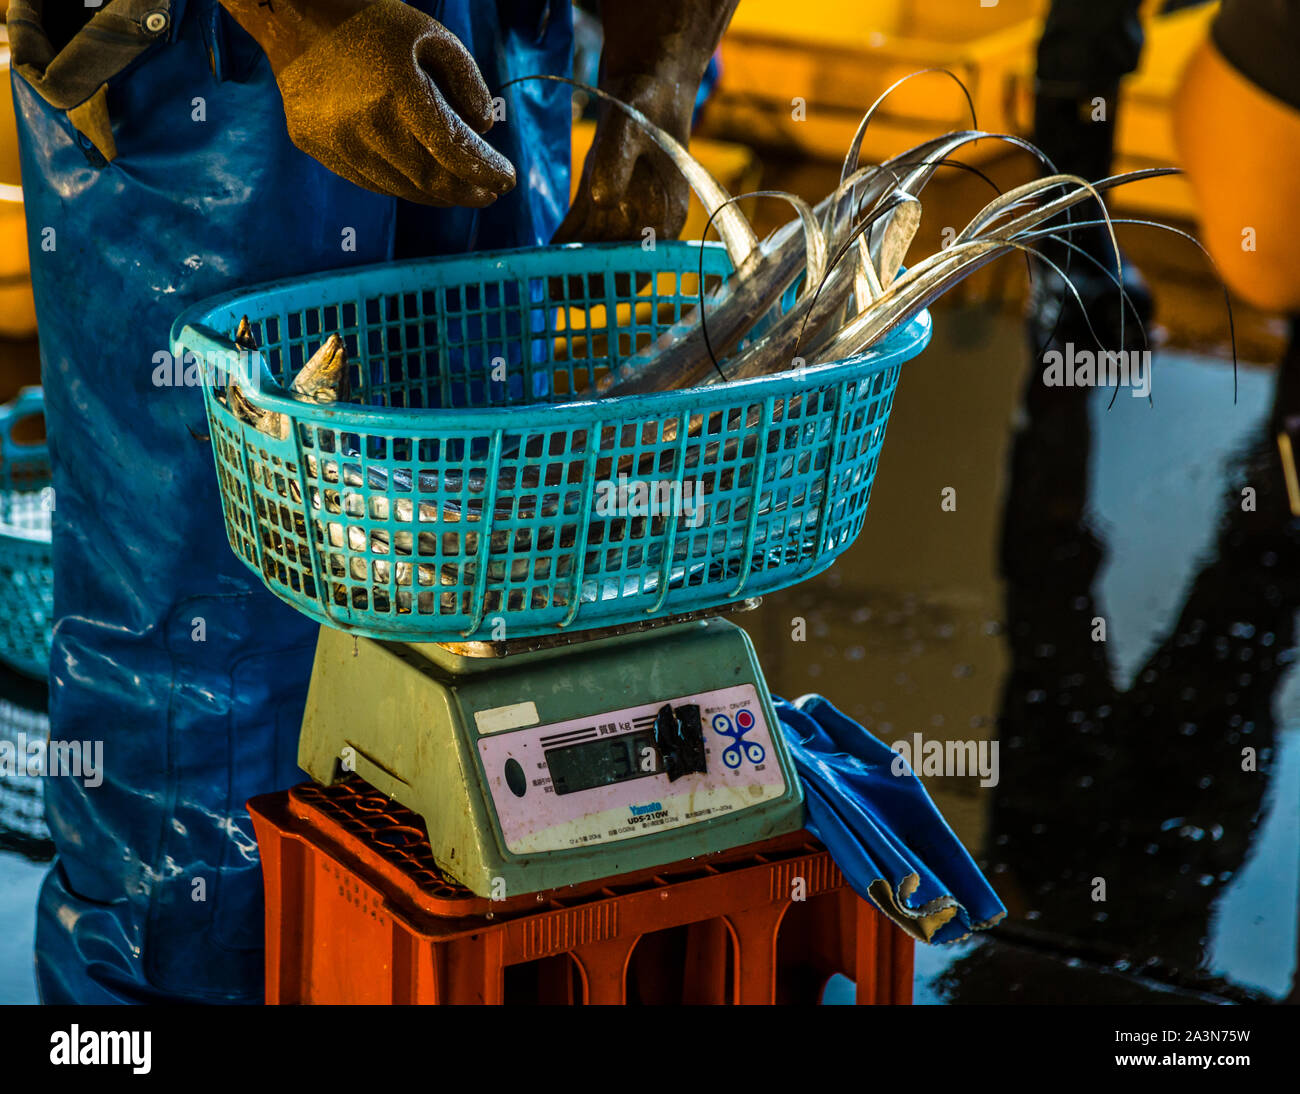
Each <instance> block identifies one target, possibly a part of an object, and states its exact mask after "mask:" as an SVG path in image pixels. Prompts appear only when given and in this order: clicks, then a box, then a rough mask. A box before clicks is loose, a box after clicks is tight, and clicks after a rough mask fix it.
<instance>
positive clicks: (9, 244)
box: [0, 0, 36, 338]
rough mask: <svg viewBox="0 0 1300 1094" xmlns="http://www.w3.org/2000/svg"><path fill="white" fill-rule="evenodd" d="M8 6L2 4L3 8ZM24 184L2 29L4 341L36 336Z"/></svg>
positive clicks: (0, 318)
mask: <svg viewBox="0 0 1300 1094" xmlns="http://www.w3.org/2000/svg"><path fill="white" fill-rule="evenodd" d="M4 6H7V5H5V4H4V2H3V0H0V8H2V7H4ZM21 182H22V180H21V177H20V176H19V173H18V129H17V122H16V119H15V117H14V104H13V89H12V87H11V85H10V82H9V38H8V36H7V35H6V34H5V31H4V28H3V27H0V338H30V337H31V336H32V335H33V334H35V333H36V305H35V303H34V302H33V300H32V276H31V266H30V265H29V260H28V255H27V224H26V221H25V220H24V214H23V191H22V186H21Z"/></svg>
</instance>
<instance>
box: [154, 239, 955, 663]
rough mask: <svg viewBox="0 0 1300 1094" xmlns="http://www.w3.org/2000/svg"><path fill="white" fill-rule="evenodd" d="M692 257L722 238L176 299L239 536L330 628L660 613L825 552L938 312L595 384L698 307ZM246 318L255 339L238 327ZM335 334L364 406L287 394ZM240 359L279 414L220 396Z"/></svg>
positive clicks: (302, 606) (462, 261)
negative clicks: (732, 365)
mask: <svg viewBox="0 0 1300 1094" xmlns="http://www.w3.org/2000/svg"><path fill="white" fill-rule="evenodd" d="M701 258H702V259H703V268H704V279H705V290H706V291H708V290H711V289H712V288H713V287H714V286H715V285H716V284H718V283H719V282H720V281H721V280H722V278H723V276H725V274H727V273H728V272H729V271H730V265H729V263H728V260H727V257H726V253H725V251H723V250H722V249H721V248H720V247H718V246H711V245H710V246H705V247H704V248H703V250H702V252H701V248H700V246H699V245H696V244H687V243H669V244H660V245H659V246H658V247H656V248H655V249H653V250H643V249H642V247H641V246H640V245H639V244H610V245H600V246H583V247H578V246H573V247H549V248H538V249H528V250H519V251H506V252H497V253H482V254H474V255H466V256H457V257H451V258H440V259H428V260H422V261H418V262H405V263H393V264H389V265H384V266H375V267H368V268H364V269H356V270H347V271H338V272H333V273H327V274H321V275H318V276H314V277H309V278H305V279H302V280H297V281H293V282H281V283H276V284H270V285H262V286H257V287H254V288H250V289H247V290H244V291H241V292H236V293H230V294H227V295H224V296H221V297H217V298H214V299H211V300H208V301H206V302H204V303H202V304H200V305H198V306H196V307H194V308H191V309H190V310H188V311H187V312H186V313H185V314H184V315H182V316H181V317H180V318H179V319H178V320H177V322H176V325H175V327H174V329H173V332H172V346H173V351H174V353H176V354H177V355H181V354H189V355H191V356H190V357H189V358H187V359H186V360H187V366H192V365H193V363H194V362H195V358H197V359H199V360H201V361H202V362H203V364H204V365H205V367H204V368H203V369H202V373H203V377H204V396H205V399H206V404H207V411H208V420H209V424H210V436H211V441H212V449H213V453H214V455H215V458H216V470H217V477H218V480H219V484H220V491H221V498H222V504H223V506H224V510H225V520H226V529H227V533H228V535H229V539H230V545H231V547H232V548H233V549H234V551H235V552H236V554H238V555H239V557H240V558H242V559H243V560H244V561H245V562H246V563H247V564H248V566H250V567H251V568H252V569H254V570H255V571H257V572H258V573H260V574H261V576H262V578H263V580H264V581H265V582H266V584H267V586H268V587H269V588H270V589H271V590H272V591H273V592H274V593H276V594H277V595H278V596H280V597H281V598H282V599H284V600H285V601H287V602H288V603H290V604H292V605H293V606H294V607H296V608H298V609H299V610H300V611H302V612H304V613H305V614H307V615H309V616H311V617H312V618H314V619H316V620H318V621H320V622H321V623H326V624H329V625H330V626H334V627H339V628H342V629H344V630H348V631H353V632H355V633H357V634H362V635H367V636H370V637H374V638H384V639H394V640H407V641H458V640H461V639H464V638H470V637H473V638H478V639H500V638H504V637H510V638H520V637H532V636H537V635H545V634H554V633H555V632H557V631H562V630H565V629H569V630H588V629H592V628H596V627H606V626H613V625H617V624H626V623H630V622H634V621H638V620H652V619H656V618H662V617H667V616H672V615H678V614H682V613H686V612H691V611H697V610H702V609H709V608H715V607H718V606H721V605H726V604H728V603H730V602H733V601H737V600H740V599H743V598H747V597H752V596H757V595H761V594H763V593H769V592H772V591H774V590H777V589H781V588H784V587H786V586H789V585H791V584H794V583H795V582H797V581H800V580H802V579H804V578H806V577H809V576H810V575H812V574H815V573H817V572H818V571H821V570H824V569H825V568H826V567H827V566H829V565H830V564H831V563H832V562H833V561H834V560H835V558H836V557H837V556H838V555H839V554H840V553H841V552H842V551H843V550H844V549H845V548H846V547H848V545H849V544H850V543H851V542H852V541H853V539H854V538H855V537H856V536H857V534H858V532H859V531H860V530H861V528H862V523H863V518H864V516H865V514H866V509H867V502H868V499H869V497H870V494H871V484H872V480H873V479H874V477H875V474H876V463H877V460H878V458H879V455H880V450H881V445H882V444H883V443H884V439H885V425H886V422H887V421H888V418H889V411H890V407H891V405H892V402H893V398H894V390H895V387H896V385H897V383H898V376H899V370H900V367H901V365H902V364H903V362H904V361H906V360H908V359H909V358H911V357H913V356H915V355H916V354H917V353H919V352H920V351H921V350H922V349H924V347H925V345H926V344H927V342H928V341H929V337H930V320H929V316H928V314H922V315H921V316H919V317H918V318H917V319H915V320H913V321H912V322H911V323H910V324H908V325H907V326H906V327H904V328H902V329H900V330H899V331H898V332H897V333H896V334H894V335H892V336H891V337H890V338H889V339H888V340H887V341H886V342H884V343H882V344H881V345H879V346H878V347H876V348H874V349H873V350H872V351H871V352H870V353H867V354H864V355H862V356H860V357H856V358H853V359H850V360H847V361H843V362H839V363H834V364H826V365H819V366H816V367H813V368H807V369H804V370H802V371H801V372H787V373H780V374H777V375H772V376H766V377H760V378H758V379H754V380H747V381H743V382H740V383H734V384H727V385H718V386H713V387H705V388H694V389H690V390H684V391H669V392H661V393H654V394H650V395H644V396H624V397H620V398H609V399H589V398H584V394H583V393H584V392H587V391H590V390H591V387H592V384H593V383H594V382H595V381H596V380H597V379H599V377H600V376H602V375H603V374H604V373H605V372H606V371H607V370H608V369H609V367H610V366H611V364H613V363H621V362H625V361H627V360H629V359H630V358H632V357H634V356H635V354H636V353H637V352H638V351H642V350H644V349H645V348H646V347H647V346H649V345H650V343H651V342H653V341H654V339H655V338H656V337H657V336H658V335H659V334H660V333H661V332H663V331H664V330H666V329H667V328H668V327H670V326H671V325H672V324H673V323H674V322H675V321H677V320H679V319H681V318H682V317H683V315H685V314H687V313H689V312H690V310H691V309H692V308H693V307H695V306H696V303H697V300H698V297H697V294H698V291H699V275H698V272H697V271H698V270H699V268H700V262H701ZM790 300H791V297H790V296H787V299H786V300H785V301H784V302H783V303H782V305H781V306H782V307H785V306H788V305H789V303H790ZM244 315H247V316H248V318H249V321H250V322H251V324H252V327H253V330H254V332H255V334H256V338H257V344H258V345H259V346H260V347H261V349H260V350H259V351H258V352H257V353H253V354H247V353H245V354H242V355H241V354H239V353H238V351H237V348H236V346H235V344H234V342H233V340H232V334H233V332H234V329H235V327H236V326H237V324H238V322H239V319H240V317H241V316H244ZM771 319H772V316H771V315H769V316H766V317H760V318H759V320H758V323H757V326H756V328H755V330H756V331H759V330H761V329H762V328H763V326H764V325H765V324H767V323H769V322H770V321H771ZM333 332H338V333H339V334H340V335H341V336H342V337H343V338H344V340H345V342H346V345H347V350H348V354H349V358H350V359H351V361H352V376H351V379H352V401H351V402H350V403H337V404H324V405H322V404H316V403H312V402H306V401H303V400H299V399H297V398H295V397H293V396H290V395H288V394H286V390H285V389H286V387H287V385H288V383H289V381H290V380H291V378H292V376H293V375H294V374H295V373H296V371H297V370H298V369H299V368H300V367H301V366H302V364H303V362H304V361H305V360H306V358H307V357H309V356H310V355H311V353H312V352H313V351H314V350H315V349H316V348H317V347H318V346H319V345H320V344H321V342H323V341H324V339H325V338H326V337H327V336H328V335H329V334H331V333H333ZM228 381H233V382H235V383H237V384H238V385H239V386H240V388H241V391H242V393H243V394H244V396H245V398H246V399H247V400H248V401H249V402H251V403H252V404H253V405H255V406H256V407H258V408H259V409H261V410H263V411H269V412H273V413H275V414H279V415H282V416H283V417H282V418H280V419H277V420H275V421H273V422H272V423H270V424H269V425H267V426H266V428H262V429H259V428H256V427H254V426H253V425H249V424H246V423H245V422H244V421H242V420H240V419H239V418H236V417H235V416H234V415H233V414H232V413H231V412H230V410H229V409H228V405H227V396H226V384H227V382H228ZM620 476H622V477H621V478H620Z"/></svg>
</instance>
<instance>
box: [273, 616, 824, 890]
mask: <svg viewBox="0 0 1300 1094" xmlns="http://www.w3.org/2000/svg"><path fill="white" fill-rule="evenodd" d="M298 762H299V765H300V766H301V767H302V768H303V769H304V770H305V771H307V773H308V774H310V775H311V776H312V778H314V779H315V780H316V781H317V782H320V783H323V784H326V785H330V784H332V783H334V782H336V781H338V780H339V779H341V778H344V777H346V776H347V775H348V774H350V773H352V772H355V773H356V774H358V775H360V776H361V777H362V778H363V779H365V780H366V781H367V782H369V783H371V784H372V785H373V786H375V787H376V788H377V789H379V790H380V791H382V792H383V793H385V794H387V795H389V796H390V797H391V798H394V799H396V800H397V801H398V802H400V803H401V804H403V805H405V806H406V807H407V808H409V809H411V810H413V811H414V812H416V813H418V814H420V815H421V816H422V817H423V818H424V820H425V824H426V826H427V829H428V836H429V844H430V847H431V848H432V851H433V857H434V859H435V861H436V862H437V864H438V866H439V867H440V868H441V869H442V870H444V871H445V872H446V873H447V874H448V875H450V876H451V877H453V878H455V879H456V880H457V881H459V882H461V883H462V884H463V885H465V886H466V887H467V888H469V889H470V890H471V891H472V892H474V893H476V894H478V895H479V896H485V897H494V898H496V899H504V898H505V897H507V896H517V895H519V894H521V893H530V892H537V891H541V890H544V889H554V888H558V887H561V886H564V885H574V884H578V883H581V882H587V881H593V880H597V879H600V878H605V877H611V876H614V875H617V874H622V873H627V872H629V871H632V870H641V869H646V868H649V867H654V866H660V865H664V864H667V863H670V862H678V861H681V860H682V859H687V858H692V857H695V856H697V855H703V854H708V853H711V852H715V851H722V850H727V849H730V848H732V847H737V846H741V845H743V844H746V843H752V842H755V841H758V840H763V839H767V838H769V837H771V836H777V835H782V834H784V833H787V832H794V831H797V830H798V829H799V828H801V827H802V826H803V791H802V789H801V787H800V784H799V779H798V776H797V775H796V773H795V770H794V767H793V765H792V763H791V760H790V756H789V753H788V752H787V750H786V748H785V743H784V741H783V739H782V736H781V730H780V726H779V724H778V722H777V718H776V713H775V711H774V710H773V708H772V700H771V696H770V694H769V693H768V690H767V686H766V685H765V684H764V682H763V675H762V672H761V671H760V669H759V667H758V662H757V660H756V658H755V656H754V649H753V646H752V645H751V643H750V641H749V637H748V636H747V635H746V634H745V632H744V631H743V630H741V628H740V627H738V626H736V625H735V624H734V623H732V622H730V621H728V620H726V619H723V618H720V617H719V616H717V615H712V616H705V617H686V618H680V619H672V620H668V621H666V622H664V623H661V624H658V625H646V624H634V625H631V626H626V627H613V628H607V629H605V630H600V631H592V632H587V633H585V634H576V635H566V636H563V637H556V638H544V639H520V640H516V641H513V642H496V643H489V642H472V643H460V644H439V643H401V642H383V641H375V640H371V639H367V638H355V637H353V636H351V635H349V634H347V633H345V632H344V631H341V630H336V629H333V628H330V627H322V628H321V632H320V638H319V642H318V645H317V649H316V662H315V666H314V669H313V672H312V679H311V687H310V691H309V693H308V697H307V708H306V713H305V715H304V719H303V728H302V737H301V740H300V744H299V753H298Z"/></svg>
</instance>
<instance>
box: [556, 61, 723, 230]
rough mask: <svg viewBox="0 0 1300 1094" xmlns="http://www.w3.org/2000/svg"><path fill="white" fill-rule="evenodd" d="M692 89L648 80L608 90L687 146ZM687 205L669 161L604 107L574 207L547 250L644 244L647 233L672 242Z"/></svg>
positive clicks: (618, 112)
mask: <svg viewBox="0 0 1300 1094" xmlns="http://www.w3.org/2000/svg"><path fill="white" fill-rule="evenodd" d="M698 82H699V81H698V80H696V81H695V84H691V83H690V82H689V81H686V85H685V86H683V85H682V84H681V83H677V82H675V81H673V82H669V81H666V80H657V79H652V78H648V77H647V78H643V79H641V80H638V81H635V82H631V83H629V84H626V85H624V86H623V87H622V88H616V87H609V88H607V90H609V91H610V93H611V94H613V95H616V96H617V97H618V98H619V99H622V100H623V101H624V102H626V103H628V104H629V105H631V106H635V107H636V108H637V109H638V110H640V111H641V113H642V114H644V115H645V116H646V117H647V118H649V119H650V120H651V121H652V122H654V123H655V124H656V125H658V126H659V127H660V128H661V129H663V130H665V131H666V132H668V133H669V134H670V135H671V136H673V137H675V138H676V139H677V140H678V141H680V142H681V143H682V144H683V145H685V144H686V142H687V140H688V139H689V136H690V125H691V112H692V109H693V107H694V105H695V86H696V85H697V84H698ZM689 200H690V188H689V186H688V185H687V182H686V180H685V179H684V178H682V175H681V172H680V171H678V170H677V168H676V167H675V166H674V165H673V162H672V160H671V159H669V158H668V156H667V155H666V154H665V153H664V151H663V150H662V149H661V148H660V147H659V146H658V145H657V144H655V143H654V141H652V140H651V139H650V138H649V137H647V136H646V134H645V131H644V130H643V129H642V128H641V127H640V126H639V125H638V124H637V123H636V122H634V121H633V120H632V119H631V118H629V117H628V116H627V114H625V113H624V112H623V111H621V110H619V109H618V108H617V107H613V106H609V105H605V106H604V107H602V109H601V114H600V120H599V122H597V124H596V135H595V138H594V140H593V141H592V145H591V150H590V151H589V152H588V153H587V160H586V163H585V164H584V166H583V169H582V180H581V182H580V183H579V184H578V191H577V193H576V194H575V195H574V199H573V205H572V207H571V208H570V209H569V214H568V216H566V217H565V218H564V222H563V223H562V224H561V225H560V227H559V228H558V229H557V230H556V232H555V235H554V237H553V242H556V243H574V242H582V243H604V242H614V241H616V240H635V241H637V242H642V241H644V240H645V239H646V238H647V237H646V235H645V229H647V228H651V229H653V230H654V233H655V234H654V238H656V239H676V238H677V235H678V233H679V232H680V231H681V230H682V225H683V224H685V223H686V210H687V204H688V202H689Z"/></svg>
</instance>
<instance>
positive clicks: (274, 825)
mask: <svg viewBox="0 0 1300 1094" xmlns="http://www.w3.org/2000/svg"><path fill="white" fill-rule="evenodd" d="M248 808H249V811H250V812H251V813H252V816H253V822H254V824H255V826H256V829H257V838H258V844H259V846H260V848H261V854H262V870H263V875H264V877H265V880H266V1001H267V1002H268V1003H511V1002H525V1003H584V1002H585V1003H625V1002H646V1003H726V1002H737V1003H773V1002H781V1003H785V1002H789V1003H799V1002H810V1001H816V1000H817V999H819V998H820V996H821V992H822V989H823V988H824V986H825V984H826V981H827V979H829V977H830V976H831V975H832V974H834V973H836V972H839V973H843V974H844V975H845V976H847V977H849V978H850V979H852V980H853V981H854V982H855V983H856V985H857V1001H858V1002H859V1003H910V1002H911V999H912V945H913V943H912V939H911V938H909V937H908V936H907V935H906V934H904V933H903V932H902V931H900V930H899V929H898V928H897V927H895V926H894V925H893V924H892V923H890V922H889V921H888V920H886V919H885V918H884V917H883V916H881V915H880V914H879V913H878V912H877V911H876V909H875V908H874V907H873V906H872V905H870V904H869V903H867V902H866V901H863V900H861V899H860V898H858V896H857V895H856V894H854V893H853V891H852V890H851V889H849V888H848V887H847V886H846V885H845V882H844V877H843V875H842V874H841V873H840V871H839V869H838V868H837V867H836V866H835V864H834V863H833V862H832V861H831V858H830V856H829V855H828V854H827V853H826V851H825V849H824V848H822V847H821V845H820V844H818V843H817V842H816V841H814V840H813V839H812V838H811V837H810V836H808V834H807V833H797V834H794V835H791V836H786V837H782V838H779V839H775V840H769V841H766V842H764V843H757V844H751V845H750V846H748V847H743V848H738V849H736V850H733V851H728V852H725V853H721V854H716V855H710V856H703V857H700V858H695V859H690V860H687V861H685V862H681V863H677V864H675V865H673V866H668V867H659V868H657V869H654V870H644V871H640V872H638V873H633V874H624V875H622V876H620V877H616V878H609V879H606V880H604V881H601V882H595V883H591V884H587V885H582V886H572V887H569V888H565V889H556V890H551V891H549V892H546V893H537V894H532V895H527V896H520V897H514V898H511V899H509V900H505V901H499V902H493V901H489V900H487V899H484V898H482V897H477V896H475V895H474V894H472V893H470V892H469V891H468V890H466V889H464V888H462V887H461V886H459V885H457V884H456V883H455V882H452V881H451V880H450V879H448V878H446V877H444V876H443V875H442V874H441V873H440V872H439V871H438V869H437V867H436V866H435V865H434V862H433V858H432V855H431V853H430V850H429V845H428V842H427V840H426V839H425V834H424V827H423V823H422V822H421V821H420V818H419V817H418V816H416V815H415V814H414V813H412V812H410V811H409V810H407V809H405V808H404V807H402V806H400V805H398V804H397V803H396V802H392V801H389V800H388V799H387V798H385V797H384V796H383V795H382V794H379V793H378V792H377V791H375V790H374V789H373V788H372V787H370V786H369V785H368V784H366V783H364V782H361V781H360V780H359V779H355V778H354V779H350V780H348V781H346V782H344V783H341V784H339V785H338V786H335V787H331V788H328V789H325V788H321V787H318V786H315V785H312V784H305V785H303V786H299V787H296V788H294V789H293V790H290V791H284V792H281V793H278V794H269V795H265V796H263V797H260V798H254V799H253V800H252V801H251V802H249V803H248ZM797 889H801V890H802V891H801V893H799V894H798V895H802V896H803V897H804V898H805V899H802V900H795V899H793V898H794V896H795V895H797V893H796V890H797Z"/></svg>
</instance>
